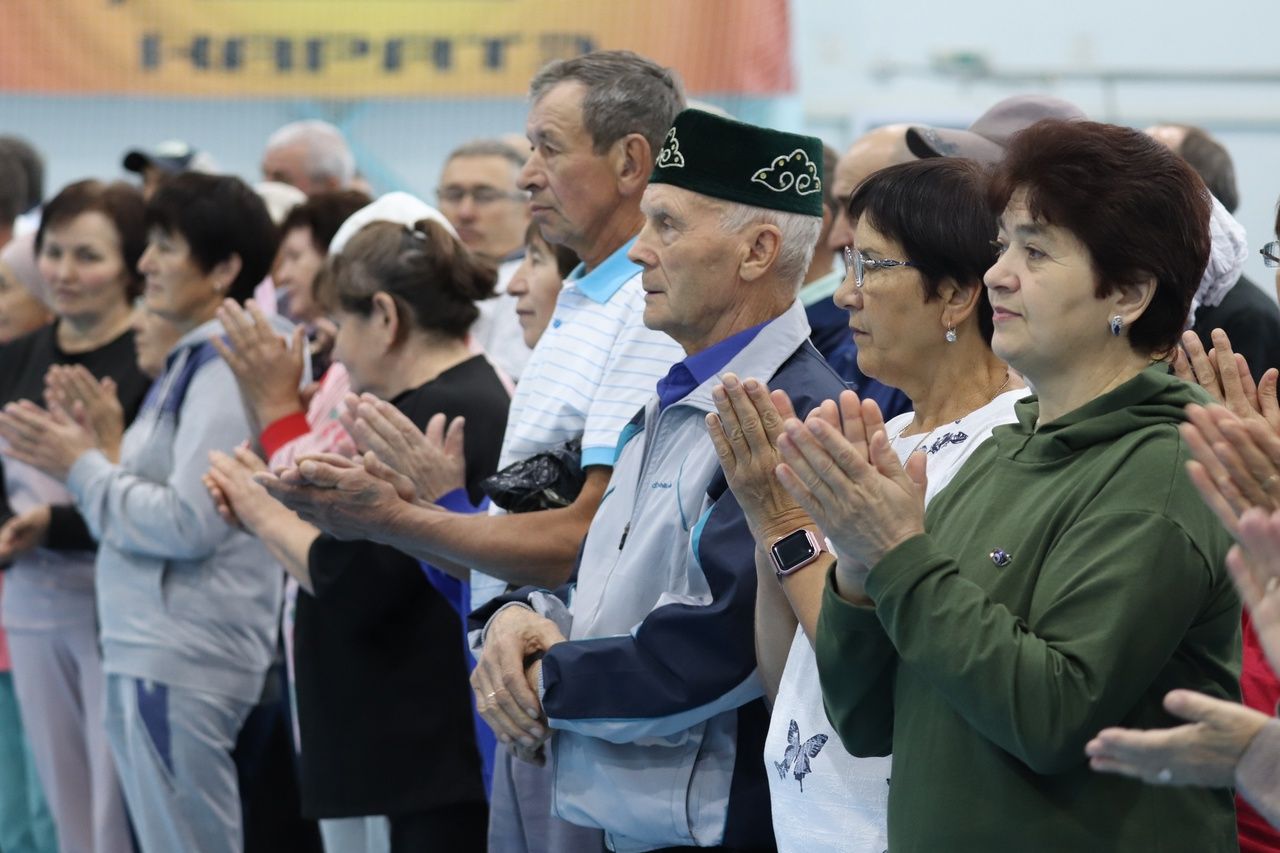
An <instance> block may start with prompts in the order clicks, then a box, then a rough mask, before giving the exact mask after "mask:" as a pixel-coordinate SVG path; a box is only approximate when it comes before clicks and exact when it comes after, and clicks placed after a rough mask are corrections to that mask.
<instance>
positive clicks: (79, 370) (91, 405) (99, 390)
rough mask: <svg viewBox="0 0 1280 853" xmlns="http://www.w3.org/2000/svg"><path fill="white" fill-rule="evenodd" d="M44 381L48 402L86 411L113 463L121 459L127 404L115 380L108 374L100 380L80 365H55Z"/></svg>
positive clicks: (89, 421)
mask: <svg viewBox="0 0 1280 853" xmlns="http://www.w3.org/2000/svg"><path fill="white" fill-rule="evenodd" d="M44 384H45V389H44V398H45V402H46V403H47V404H48V405H50V406H53V405H58V406H61V407H62V408H63V409H65V410H66V411H68V412H83V413H84V420H86V421H87V423H88V424H89V426H90V427H91V428H92V429H93V433H94V435H95V436H96V438H97V442H98V447H99V448H100V449H101V450H102V452H103V453H104V454H105V455H106V457H107V458H108V459H110V460H111V461H112V462H119V461H120V442H121V440H122V439H123V437H124V407H123V406H121V405H120V396H119V393H118V390H117V388H116V383H115V380H114V379H112V378H111V377H109V376H104V377H102V379H100V380H99V379H97V378H95V377H94V375H93V374H92V373H90V372H89V371H88V370H87V369H86V368H85V367H84V365H81V364H75V365H63V364H55V365H53V366H52V367H50V368H49V372H48V373H46V374H45V377H44Z"/></svg>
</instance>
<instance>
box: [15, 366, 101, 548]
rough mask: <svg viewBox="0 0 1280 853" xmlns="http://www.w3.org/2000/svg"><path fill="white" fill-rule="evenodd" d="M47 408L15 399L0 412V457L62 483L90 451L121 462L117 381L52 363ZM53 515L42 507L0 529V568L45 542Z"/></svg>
mask: <svg viewBox="0 0 1280 853" xmlns="http://www.w3.org/2000/svg"><path fill="white" fill-rule="evenodd" d="M44 397H45V404H46V408H42V407H40V406H38V405H36V404H35V403H33V402H31V401H30V400H19V401H17V402H14V403H10V404H8V405H7V406H5V407H4V412H3V413H0V437H2V438H3V439H4V441H5V443H6V445H7V446H6V447H5V448H4V449H3V451H0V452H3V454H4V455H5V456H6V457H8V458H10V459H14V460H17V461H19V462H22V463H25V464H27V465H30V466H31V467H32V468H35V469H37V470H39V471H43V472H44V473H45V474H48V475H49V476H50V477H53V478H54V479H56V480H59V481H65V480H66V479H67V475H68V473H69V472H70V470H71V466H72V465H74V464H75V461H76V460H77V459H78V458H80V455H81V454H83V453H84V452H86V451H88V450H93V449H95V448H96V449H99V450H101V451H102V452H103V453H104V454H105V455H106V456H107V458H108V459H110V460H111V461H113V462H115V461H118V460H119V458H120V441H121V437H122V436H123V435H124V411H123V409H122V408H121V405H120V399H119V397H118V395H117V393H116V384H115V382H114V381H113V380H112V379H110V378H109V377H108V378H103V379H101V380H99V379H97V378H96V377H94V375H93V374H91V373H90V372H89V371H88V369H86V368H85V367H84V366H83V365H79V364H75V365H62V364H55V365H53V366H52V367H50V368H49V371H48V373H46V374H45V390H44ZM50 518H51V513H50V508H49V507H48V506H47V505H40V506H36V507H33V508H31V509H28V510H27V511H25V512H21V513H18V514H17V515H15V516H13V517H11V518H10V519H8V520H7V521H6V522H5V523H4V525H3V526H0V563H7V562H9V561H11V560H13V559H14V558H16V557H19V556H21V555H23V554H25V553H27V552H29V551H31V550H32V549H33V548H36V547H39V546H40V545H41V544H43V542H44V541H45V536H46V535H47V533H48V531H49V523H50Z"/></svg>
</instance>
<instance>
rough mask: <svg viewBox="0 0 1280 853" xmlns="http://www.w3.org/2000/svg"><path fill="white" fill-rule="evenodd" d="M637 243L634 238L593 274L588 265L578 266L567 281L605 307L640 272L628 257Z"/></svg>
mask: <svg viewBox="0 0 1280 853" xmlns="http://www.w3.org/2000/svg"><path fill="white" fill-rule="evenodd" d="M635 241H636V238H635V237H632V238H631V239H630V240H628V241H627V242H626V243H625V244H623V245H622V246H621V247H620V248H618V249H617V250H616V251H615V252H614V253H613V254H612V255H610V256H609V257H607V258H605V259H604V260H603V261H601V262H600V265H599V266H597V267H596V268H595V269H593V270H592V271H591V272H587V265H586V264H578V265H577V266H576V267H574V269H573V272H571V273H569V277H568V278H567V279H566V281H571V282H573V286H574V287H576V288H578V290H581V291H582V293H583V295H585V296H586V297H587V298H588V299H590V300H592V301H593V302H598V303H600V304H601V305H603V304H604V303H606V302H608V301H609V300H610V299H612V298H613V294H615V293H617V292H618V288H620V287H622V285H624V284H626V283H627V282H628V281H630V280H631V279H632V278H634V277H635V274H636V273H638V272H640V265H639V264H637V263H635V262H633V261H632V260H631V259H629V258H628V257H627V252H629V251H631V245H632V244H633V243H635Z"/></svg>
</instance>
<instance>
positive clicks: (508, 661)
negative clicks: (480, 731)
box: [471, 607, 565, 751]
mask: <svg viewBox="0 0 1280 853" xmlns="http://www.w3.org/2000/svg"><path fill="white" fill-rule="evenodd" d="M564 641H565V636H564V635H563V634H561V633H560V629H559V628H557V627H556V625H555V623H554V622H552V621H551V620H550V619H546V618H544V617H542V616H539V615H538V614H536V613H534V612H533V611H532V610H530V609H529V608H527V607H507V608H504V609H503V610H501V611H500V612H499V613H498V614H497V615H495V616H494V617H493V618H492V619H491V620H490V621H489V624H488V626H487V628H486V630H485V639H484V650H483V651H482V652H481V654H480V660H478V661H477V662H476V668H475V670H474V671H473V672H472V673H471V689H472V690H473V691H474V692H475V700H476V710H477V712H479V714H480V716H482V717H484V719H485V721H486V722H487V723H488V724H489V725H490V726H491V727H492V728H493V731H494V733H495V734H497V736H498V740H500V741H502V742H503V743H505V744H509V745H519V746H521V747H523V748H524V750H525V751H533V750H536V749H537V747H538V746H540V745H541V744H542V742H543V741H545V740H546V739H547V736H548V733H549V730H548V728H547V722H546V715H545V714H544V713H543V711H542V703H541V701H540V700H539V698H538V692H537V684H538V676H539V673H540V672H541V668H542V662H541V661H538V662H536V663H534V664H533V665H532V666H530V667H529V669H528V671H526V670H525V666H524V661H525V658H527V657H528V656H529V655H531V654H534V653H535V652H545V651H547V650H548V649H550V648H551V647H552V646H554V645H555V644H556V643H562V642H564Z"/></svg>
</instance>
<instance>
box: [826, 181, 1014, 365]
mask: <svg viewBox="0 0 1280 853" xmlns="http://www.w3.org/2000/svg"><path fill="white" fill-rule="evenodd" d="M986 191H987V183H986V173H985V172H984V171H983V168H982V167H981V166H980V165H978V163H976V162H975V161H973V160H969V159H965V158H962V157H932V158H929V159H927V160H914V161H912V162H910V163H900V164H899V165H897V166H889V167H887V168H884V169H881V170H879V171H877V172H873V173H871V175H870V176H868V177H867V179H866V180H864V181H863V182H862V183H861V184H859V185H858V188H857V189H855V190H854V191H853V195H852V196H850V197H849V218H850V220H852V221H855V222H856V221H857V220H858V219H859V218H860V217H864V216H865V217H866V218H867V219H868V220H869V221H870V223H871V225H872V226H873V227H874V228H875V229H876V230H877V231H879V232H880V233H882V234H884V235H885V236H886V237H890V238H891V239H893V240H894V241H895V242H897V243H900V244H901V245H902V248H903V250H904V251H905V252H906V255H907V259H908V260H910V261H911V262H912V263H913V264H915V266H916V269H918V270H919V271H920V275H921V279H922V288H923V291H924V298H925V300H926V301H930V300H934V299H937V298H938V296H939V289H940V287H941V285H942V282H943V280H945V279H948V278H949V279H952V280H953V281H955V282H956V284H958V285H960V286H961V287H976V288H978V290H979V296H978V312H977V313H978V328H979V329H980V330H981V332H982V339H983V340H985V341H986V342H987V343H988V344H990V343H991V336H992V334H993V332H994V330H995V324H994V322H993V321H992V317H991V302H990V300H989V299H988V296H987V288H986V286H985V285H984V284H983V283H982V277H983V275H984V274H985V273H986V271H987V270H988V269H990V268H991V262H992V260H993V259H994V256H993V250H992V247H991V238H992V237H993V236H995V232H996V225H995V216H994V215H992V213H991V212H990V210H989V209H988V208H987V201H986Z"/></svg>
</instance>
